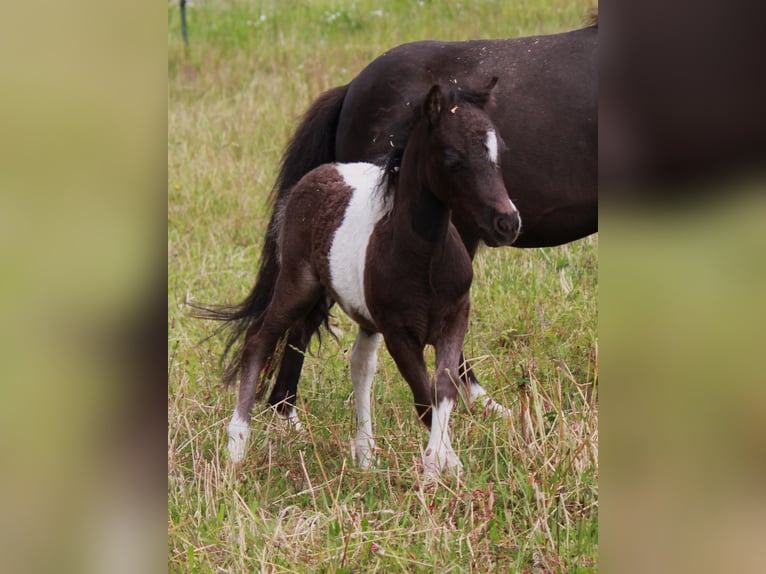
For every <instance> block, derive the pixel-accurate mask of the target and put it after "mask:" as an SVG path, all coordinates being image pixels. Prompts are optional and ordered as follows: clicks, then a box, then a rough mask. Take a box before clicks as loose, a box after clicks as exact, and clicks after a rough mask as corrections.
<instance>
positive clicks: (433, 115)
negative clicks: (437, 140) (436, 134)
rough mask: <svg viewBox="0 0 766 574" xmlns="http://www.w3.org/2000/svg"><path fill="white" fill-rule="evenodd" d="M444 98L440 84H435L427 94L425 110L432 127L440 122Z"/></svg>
mask: <svg viewBox="0 0 766 574" xmlns="http://www.w3.org/2000/svg"><path fill="white" fill-rule="evenodd" d="M443 99H444V97H443V95H442V90H441V88H440V87H439V84H436V85H434V86H433V87H432V88H431V90H430V91H429V92H428V95H427V96H426V101H425V104H424V109H423V110H424V112H425V114H426V119H427V120H428V124H429V125H430V126H432V127H433V126H436V125H437V124H438V123H439V114H441V111H442V100H443Z"/></svg>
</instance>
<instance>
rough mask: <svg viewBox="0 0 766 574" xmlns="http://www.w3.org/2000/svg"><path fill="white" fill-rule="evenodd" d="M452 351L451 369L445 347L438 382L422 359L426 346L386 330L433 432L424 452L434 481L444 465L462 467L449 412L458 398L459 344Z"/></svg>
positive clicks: (396, 359)
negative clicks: (456, 449) (430, 379)
mask: <svg viewBox="0 0 766 574" xmlns="http://www.w3.org/2000/svg"><path fill="white" fill-rule="evenodd" d="M461 344H462V338H461V341H460V343H458V345H457V350H456V352H454V353H452V354H453V355H454V357H453V358H452V369H454V371H455V372H454V373H453V372H450V369H449V368H445V367H444V364H445V363H448V362H449V361H448V360H447V358H448V357H447V354H446V353H444V351H443V350H442V351H441V352H440V353H439V357H438V358H437V373H436V385H435V386H434V385H432V384H431V382H430V381H429V379H428V372H427V370H426V365H425V362H424V360H423V347H422V346H421V345H418V344H417V343H416V342H414V341H412V339H411V338H408V337H407V336H406V334H405V333H400V334H397V336H389V335H388V333H387V334H386V346H387V347H388V350H389V352H390V353H391V357H393V359H394V362H395V363H396V366H397V367H398V368H399V372H401V374H402V376H403V377H404V378H405V379H406V380H407V382H408V383H409V385H410V388H411V389H412V394H413V395H414V398H415V408H416V409H417V411H418V415H419V416H420V419H421V420H422V421H423V422H424V423H425V424H426V425H427V426H428V427H429V428H430V429H431V436H430V438H429V440H428V445H427V446H426V450H425V452H424V456H423V466H424V474H425V476H424V478H425V480H426V481H427V482H428V481H431V480H433V479H435V478H437V477H438V476H439V474H440V473H441V470H442V468H444V467H445V466H448V467H449V468H451V469H457V468H459V465H460V463H459V461H458V459H457V456H456V455H455V452H454V451H453V450H452V444H451V442H450V438H449V416H450V413H451V412H452V408H453V407H454V405H455V399H456V398H457V393H458V390H457V386H456V385H455V384H454V382H453V381H452V377H453V376H457V372H456V371H457V368H458V358H459V356H460V345H461Z"/></svg>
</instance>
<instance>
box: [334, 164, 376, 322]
mask: <svg viewBox="0 0 766 574" xmlns="http://www.w3.org/2000/svg"><path fill="white" fill-rule="evenodd" d="M336 169H337V170H338V173H339V174H340V175H341V176H342V177H343V179H344V181H345V182H346V184H347V185H348V186H349V187H350V188H351V189H353V190H354V191H353V193H352V195H351V199H350V200H349V203H348V207H347V208H346V213H345V214H344V216H343V221H342V222H341V224H340V226H339V227H338V229H336V230H335V235H334V236H333V240H332V245H331V246H330V255H329V260H330V262H329V263H330V281H331V282H332V288H333V290H334V291H335V293H336V294H337V295H338V299H339V300H338V303H339V304H340V306H341V307H342V308H343V309H344V310H345V311H346V312H347V313H350V312H352V311H353V312H356V313H358V314H360V315H362V316H363V317H365V318H366V319H367V320H369V321H372V317H370V311H369V310H368V309H367V302H366V301H365V298H364V266H365V260H366V258H367V245H368V243H369V242H370V236H371V235H372V232H373V230H374V229H375V224H377V223H378V221H380V218H381V217H383V215H385V213H386V212H387V211H388V206H387V205H386V204H385V203H384V202H383V198H382V197H381V195H382V194H380V193H377V188H378V183H379V182H380V180H381V175H382V169H381V168H379V167H378V166H376V165H373V164H371V163H347V164H338V165H337V166H336Z"/></svg>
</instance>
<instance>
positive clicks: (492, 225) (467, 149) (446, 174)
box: [408, 78, 521, 247]
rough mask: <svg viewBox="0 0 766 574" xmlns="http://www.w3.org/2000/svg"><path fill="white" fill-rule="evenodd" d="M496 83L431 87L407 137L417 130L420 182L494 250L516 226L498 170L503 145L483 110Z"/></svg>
mask: <svg viewBox="0 0 766 574" xmlns="http://www.w3.org/2000/svg"><path fill="white" fill-rule="evenodd" d="M496 83H497V78H492V81H491V82H490V83H489V85H488V86H487V87H486V88H484V89H482V90H478V91H468V90H463V91H457V90H455V89H452V88H447V89H443V88H441V87H440V86H439V85H435V86H433V87H432V88H431V90H430V91H429V92H428V95H427V96H426V99H425V102H424V103H423V108H422V117H421V119H420V120H419V121H418V124H420V126H418V127H419V128H421V129H420V130H418V129H415V130H413V134H412V135H415V133H416V132H420V134H419V135H421V136H422V138H423V139H421V140H420V141H421V142H422V145H424V146H425V148H424V151H423V152H421V153H420V154H419V155H420V162H419V164H420V165H419V168H418V169H419V175H420V178H421V180H422V181H423V182H424V183H425V184H426V185H427V186H428V188H429V189H430V190H431V192H432V193H433V194H434V195H436V196H437V197H438V198H439V199H440V200H441V201H443V202H444V203H445V204H446V205H448V206H449V207H450V209H452V210H453V211H454V212H456V213H457V214H458V215H459V217H460V219H461V220H463V221H465V222H467V223H468V224H469V225H470V226H471V227H473V228H474V230H475V232H476V233H477V234H478V235H479V237H481V239H483V240H484V242H485V243H487V245H490V246H493V247H494V246H498V245H510V244H511V243H513V242H514V241H515V240H516V237H517V236H518V234H519V229H520V227H521V219H520V217H519V213H518V211H517V209H516V207H515V206H514V205H513V203H512V202H511V200H510V199H509V198H508V192H507V191H506V189H505V183H504V182H503V173H502V171H501V169H500V152H501V151H502V149H503V146H504V144H503V141H502V139H501V138H500V134H499V133H498V132H497V130H496V129H495V127H494V125H493V124H492V120H490V118H489V116H488V115H487V113H486V112H485V110H484V108H485V106H486V105H487V103H488V102H489V101H490V98H491V94H492V90H493V89H494V87H495V84H496ZM423 130H424V131H423ZM408 145H409V144H408Z"/></svg>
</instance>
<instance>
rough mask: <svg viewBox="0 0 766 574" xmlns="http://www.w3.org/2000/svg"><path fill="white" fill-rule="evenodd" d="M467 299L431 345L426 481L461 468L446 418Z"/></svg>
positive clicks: (456, 380) (456, 383) (456, 384)
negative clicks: (432, 362)
mask: <svg viewBox="0 0 766 574" xmlns="http://www.w3.org/2000/svg"><path fill="white" fill-rule="evenodd" d="M468 308H469V307H468V300H467V299H466V300H465V302H464V304H463V305H460V306H459V307H458V309H457V310H456V311H455V313H454V314H453V315H452V317H450V318H449V320H448V322H447V325H448V327H447V329H446V330H445V332H444V334H443V335H442V337H441V338H440V339H439V340H438V341H437V342H436V345H434V348H435V351H436V365H435V367H436V372H435V379H436V381H435V382H436V384H435V388H434V390H435V393H434V405H435V406H434V412H433V414H432V415H431V437H430V438H429V440H428V446H427V447H426V451H425V458H424V460H423V463H424V466H425V471H426V478H429V475H430V476H437V475H438V474H439V473H440V472H441V470H442V469H445V468H446V469H447V470H448V471H450V472H453V473H455V474H458V473H460V471H461V470H462V468H463V467H462V465H461V464H460V459H459V458H458V456H457V454H455V451H454V449H453V448H452V440H451V439H450V435H449V417H450V413H451V412H452V409H453V407H454V406H455V402H456V400H457V397H458V393H459V392H460V388H461V379H460V368H461V366H462V360H463V353H462V351H461V349H462V348H463V340H464V338H465V332H466V330H467V329H468Z"/></svg>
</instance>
